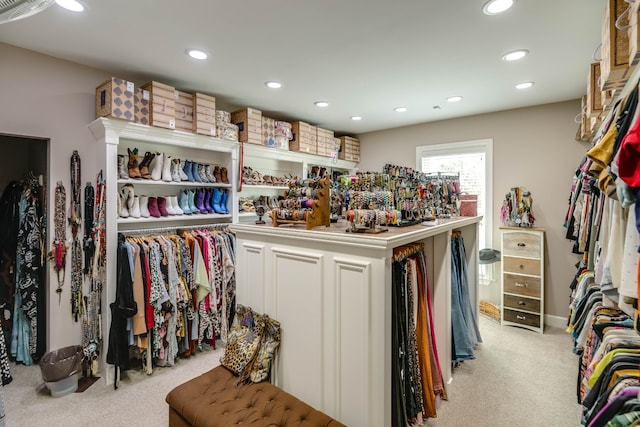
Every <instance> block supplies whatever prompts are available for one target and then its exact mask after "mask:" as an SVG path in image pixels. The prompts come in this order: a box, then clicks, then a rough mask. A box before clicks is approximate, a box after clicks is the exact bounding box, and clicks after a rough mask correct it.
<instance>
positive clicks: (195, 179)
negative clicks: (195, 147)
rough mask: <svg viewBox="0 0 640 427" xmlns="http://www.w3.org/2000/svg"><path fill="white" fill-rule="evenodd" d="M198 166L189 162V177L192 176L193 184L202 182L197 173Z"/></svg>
mask: <svg viewBox="0 0 640 427" xmlns="http://www.w3.org/2000/svg"><path fill="white" fill-rule="evenodd" d="M198 166H199V164H198V163H196V162H191V175H193V182H202V179H200V174H199V173H198Z"/></svg>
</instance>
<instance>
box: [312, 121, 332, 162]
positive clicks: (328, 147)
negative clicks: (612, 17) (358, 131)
mask: <svg viewBox="0 0 640 427" xmlns="http://www.w3.org/2000/svg"><path fill="white" fill-rule="evenodd" d="M316 135H317V137H316V138H317V139H316V140H317V145H318V148H317V153H316V154H318V155H319V156H325V157H329V156H331V154H329V153H330V152H331V151H333V148H334V144H335V143H334V137H333V131H332V130H328V129H322V128H317V129H316Z"/></svg>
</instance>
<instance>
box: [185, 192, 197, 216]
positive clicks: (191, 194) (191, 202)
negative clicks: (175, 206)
mask: <svg viewBox="0 0 640 427" xmlns="http://www.w3.org/2000/svg"><path fill="white" fill-rule="evenodd" d="M187 195H188V196H189V197H188V201H189V210H190V211H191V213H194V214H197V213H200V210H199V209H198V208H196V204H195V200H196V192H195V190H192V189H189V190H187Z"/></svg>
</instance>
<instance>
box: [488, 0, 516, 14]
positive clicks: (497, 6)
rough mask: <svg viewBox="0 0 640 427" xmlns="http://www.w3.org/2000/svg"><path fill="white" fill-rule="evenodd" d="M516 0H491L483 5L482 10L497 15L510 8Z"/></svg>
mask: <svg viewBox="0 0 640 427" xmlns="http://www.w3.org/2000/svg"><path fill="white" fill-rule="evenodd" d="M514 3H515V0H489V1H488V2H486V3H485V4H484V6H482V11H483V12H484V13H485V14H486V15H497V14H499V13H502V12H504V11H505V10H507V9H509V8H510V7H511V6H513V4H514Z"/></svg>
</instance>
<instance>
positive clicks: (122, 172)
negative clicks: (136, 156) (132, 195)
mask: <svg viewBox="0 0 640 427" xmlns="http://www.w3.org/2000/svg"><path fill="white" fill-rule="evenodd" d="M118 179H129V172H127V160H126V159H125V157H124V154H118Z"/></svg>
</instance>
